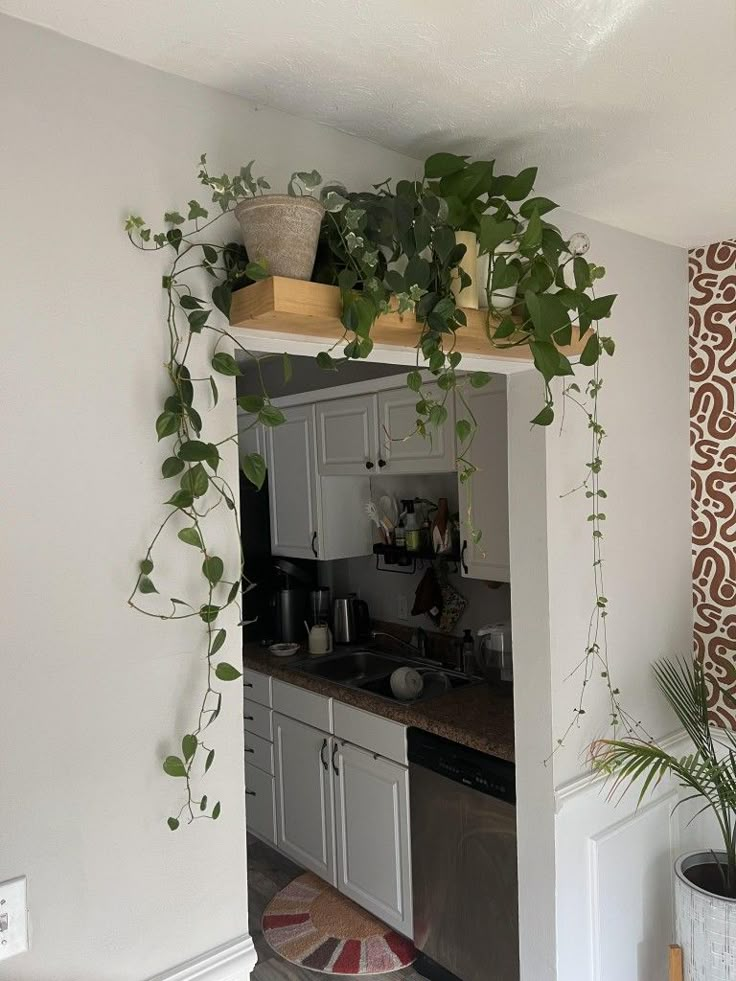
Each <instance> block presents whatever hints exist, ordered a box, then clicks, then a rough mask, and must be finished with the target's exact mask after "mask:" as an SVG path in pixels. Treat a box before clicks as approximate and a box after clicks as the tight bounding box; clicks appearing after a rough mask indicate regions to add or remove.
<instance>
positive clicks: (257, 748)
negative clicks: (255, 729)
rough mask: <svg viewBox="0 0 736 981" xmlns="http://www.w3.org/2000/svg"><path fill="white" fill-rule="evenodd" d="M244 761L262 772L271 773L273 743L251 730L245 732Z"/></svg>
mask: <svg viewBox="0 0 736 981" xmlns="http://www.w3.org/2000/svg"><path fill="white" fill-rule="evenodd" d="M245 762H246V764H247V765H248V766H256V767H258V769H259V770H263V771H264V773H273V743H270V742H269V741H268V740H267V739H263V738H262V737H261V736H256V735H254V734H253V733H252V732H246V733H245Z"/></svg>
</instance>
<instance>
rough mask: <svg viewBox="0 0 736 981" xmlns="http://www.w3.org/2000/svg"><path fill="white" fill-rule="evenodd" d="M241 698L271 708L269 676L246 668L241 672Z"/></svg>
mask: <svg viewBox="0 0 736 981" xmlns="http://www.w3.org/2000/svg"><path fill="white" fill-rule="evenodd" d="M243 696H244V697H245V698H248V699H250V701H252V702H258V704H259V705H268V707H269V708H270V707H271V676H270V675H268V674H263V673H262V672H261V671H254V670H253V669H252V668H246V669H245V670H244V671H243Z"/></svg>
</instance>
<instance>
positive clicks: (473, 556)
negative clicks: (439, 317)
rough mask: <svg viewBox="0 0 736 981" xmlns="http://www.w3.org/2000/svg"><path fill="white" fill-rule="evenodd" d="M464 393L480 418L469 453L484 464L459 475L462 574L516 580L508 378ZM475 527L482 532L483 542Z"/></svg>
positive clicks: (477, 462) (495, 380)
mask: <svg viewBox="0 0 736 981" xmlns="http://www.w3.org/2000/svg"><path fill="white" fill-rule="evenodd" d="M463 397H464V398H465V399H466V401H467V402H468V404H469V405H470V408H471V409H472V411H473V415H474V416H475V418H476V420H477V423H478V431H477V433H476V435H475V439H474V440H473V443H472V446H471V447H470V451H469V453H468V457H469V459H470V461H471V463H473V464H475V466H476V467H477V468H478V469H477V470H476V472H475V473H474V474H473V476H472V477H471V478H470V480H469V481H466V482H465V483H462V482H461V481H459V480H458V497H459V501H460V525H461V526H460V542H461V547H462V574H463V575H464V576H466V577H467V578H469V579H487V580H492V581H495V582H510V581H511V574H510V569H509V473H508V430H507V419H506V385H505V379H504V378H494V379H493V380H492V381H491V383H490V384H489V385H488V386H486V387H485V388H477V389H475V388H468V389H465V390H464V392H463ZM461 409H462V406H461ZM459 414H460V416H462V413H461V412H460V413H459ZM474 531H475V532H480V533H481V537H480V540H479V541H478V542H477V544H476V543H474V541H473V532H474Z"/></svg>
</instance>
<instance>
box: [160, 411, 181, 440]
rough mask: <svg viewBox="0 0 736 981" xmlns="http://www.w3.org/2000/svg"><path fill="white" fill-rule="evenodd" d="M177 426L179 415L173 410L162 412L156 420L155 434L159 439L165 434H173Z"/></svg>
mask: <svg viewBox="0 0 736 981" xmlns="http://www.w3.org/2000/svg"><path fill="white" fill-rule="evenodd" d="M178 428H179V416H178V415H176V414H175V413H174V412H162V413H161V415H160V416H159V417H158V419H157V420H156V435H157V436H158V438H159V440H162V439H163V438H164V437H165V436H173V435H174V433H175V432H176V430H177V429H178Z"/></svg>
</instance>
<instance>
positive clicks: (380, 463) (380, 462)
mask: <svg viewBox="0 0 736 981" xmlns="http://www.w3.org/2000/svg"><path fill="white" fill-rule="evenodd" d="M378 466H379V467H380V468H381V470H383V468H384V467H385V466H386V461H385V460H379V461H378Z"/></svg>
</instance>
